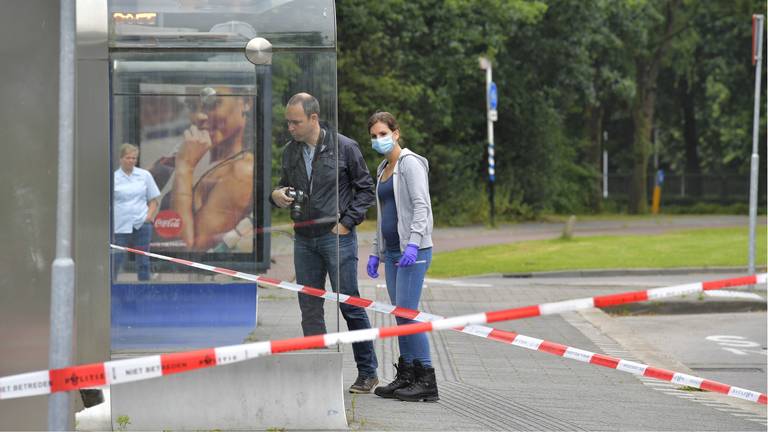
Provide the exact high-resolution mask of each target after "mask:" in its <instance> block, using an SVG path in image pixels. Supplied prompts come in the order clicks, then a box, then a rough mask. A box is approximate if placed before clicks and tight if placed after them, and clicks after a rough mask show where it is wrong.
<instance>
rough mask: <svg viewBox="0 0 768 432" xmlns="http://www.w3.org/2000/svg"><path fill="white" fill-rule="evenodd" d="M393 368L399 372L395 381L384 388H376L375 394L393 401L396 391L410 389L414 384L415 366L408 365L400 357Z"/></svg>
mask: <svg viewBox="0 0 768 432" xmlns="http://www.w3.org/2000/svg"><path fill="white" fill-rule="evenodd" d="M392 366H394V367H395V370H397V373H396V374H395V380H394V381H392V382H391V383H389V384H387V385H385V386H383V387H381V386H379V387H376V390H374V391H373V392H374V393H376V395H377V396H381V397H383V398H387V399H392V398H394V397H395V395H394V393H395V390H397V389H401V388H405V387H408V386H409V385H411V383H412V382H413V365H410V364H408V363H406V362H405V359H404V358H403V356H400V358H399V359H398V361H397V364H393V365H392Z"/></svg>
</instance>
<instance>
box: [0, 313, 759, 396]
mask: <svg viewBox="0 0 768 432" xmlns="http://www.w3.org/2000/svg"><path fill="white" fill-rule="evenodd" d="M511 311H512V310H511V309H507V310H500V311H495V312H485V313H477V314H471V315H463V316H458V317H454V318H446V319H439V320H436V321H431V322H423V323H414V324H406V325H401V326H394V327H384V328H371V329H365V330H354V331H347V332H340V333H328V334H323V335H317V336H307V337H300V338H293V339H283V340H275V341H267V342H256V343H250V344H242V345H231V346H224V347H217V348H208V349H201V350H194V351H187V352H179V353H172V354H161V355H153V356H146V357H136V358H131V359H124V360H115V361H107V362H103V363H92V364H86V365H80V366H72V367H67V368H61V369H53V370H44V371H38V372H31V373H25V374H19V375H11V376H7V377H2V378H0V399H12V398H20V397H27V396H38V395H44V394H49V393H55V392H62V391H69V390H76V389H81V388H91V387H101V386H106V385H116V384H122V383H127V382H132V381H140V380H146V379H151V378H156V377H159V376H164V375H172V374H176V373H181V372H188V371H192V370H196V369H204V368H209V367H214V366H220V365H226V364H231V363H237V362H241V361H246V360H249V359H253V358H256V357H261V356H266V355H272V354H277V353H281V352H288V351H299V350H304V349H310V348H322V347H329V346H333V345H336V344H339V343H345V344H351V343H355V342H362V341H372V340H375V339H383V338H389V337H395V336H406V335H411V334H415V333H422V332H427V331H437V330H445V329H455V328H462V327H463V328H467V327H468V326H476V325H478V324H483V323H492V322H497V321H504V320H506V319H509V318H510V317H514V316H515V314H514V313H513V312H511ZM495 331H496V330H495V329H491V332H490V333H489V334H487V335H485V337H488V338H491V339H495V340H502V341H503V342H507V343H511V344H512V345H516V346H520V347H523V348H527V349H532V350H537V351H542V352H547V353H550V354H554V355H558V356H561V357H565V358H570V359H574V360H579V361H582V362H585V363H590V364H596V365H600V366H605V367H610V368H613V369H617V370H621V371H624V372H629V373H632V374H635V375H642V376H647V377H652V378H656V379H660V380H665V381H671V382H673V383H676V384H680V385H687V386H691V387H696V388H700V389H702V390H709V391H714V392H718V393H724V394H727V395H728V396H732V397H736V398H740V399H745V400H748V401H752V402H757V403H760V404H766V395H765V394H763V393H759V392H755V391H752V390H747V389H743V388H740V387H735V386H730V385H727V384H723V383H719V382H716V381H710V380H706V379H704V378H699V377H695V376H692V375H687V374H683V373H678V372H673V371H669V370H666V369H660V368H654V367H651V366H648V365H644V364H641V363H636V362H632V361H626V360H622V359H618V358H614V357H609V356H605V355H602V354H595V353H591V352H589V351H584V350H580V349H577V348H572V347H567V346H565V345H560V344H556V343H552V342H547V341H543V340H541V339H535V338H531V337H527V336H523V335H519V334H516V333H512V332H504V333H505V336H504V337H503V338H499V336H494V334H493V332H495Z"/></svg>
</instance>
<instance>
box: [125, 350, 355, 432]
mask: <svg viewBox="0 0 768 432" xmlns="http://www.w3.org/2000/svg"><path fill="white" fill-rule="evenodd" d="M343 391H344V389H343V383H342V354H341V353H340V352H336V351H322V350H318V351H311V352H299V353H285V354H280V355H276V356H271V357H263V358H258V359H254V360H252V361H247V362H243V363H236V364H232V365H227V366H219V367H215V368H211V369H205V370H201V371H196V372H191V373H184V374H178V375H170V376H167V377H162V378H158V379H152V380H148V381H137V382H135V383H128V384H122V385H118V386H113V387H112V388H111V392H112V427H113V430H153V431H157V430H174V431H178V430H215V429H221V430H266V429H282V428H285V429H293V430H295V429H313V430H338V429H347V419H346V412H345V409H344V393H343Z"/></svg>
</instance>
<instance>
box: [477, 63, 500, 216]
mask: <svg viewBox="0 0 768 432" xmlns="http://www.w3.org/2000/svg"><path fill="white" fill-rule="evenodd" d="M480 69H483V70H485V98H486V111H487V119H488V199H489V201H490V219H491V226H492V227H495V226H496V209H495V205H494V196H493V186H494V183H495V181H496V162H495V156H496V150H495V148H494V147H495V146H494V143H493V122H495V121H496V120H497V119H498V111H496V107H497V106H498V92H497V90H496V84H495V83H494V82H493V67H492V66H491V61H490V60H488V59H487V58H485V57H480Z"/></svg>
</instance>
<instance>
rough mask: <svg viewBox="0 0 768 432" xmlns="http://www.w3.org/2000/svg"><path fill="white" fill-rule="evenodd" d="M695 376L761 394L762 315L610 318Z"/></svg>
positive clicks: (764, 344)
mask: <svg viewBox="0 0 768 432" xmlns="http://www.w3.org/2000/svg"><path fill="white" fill-rule="evenodd" d="M614 319H617V320H620V321H621V322H622V323H623V324H624V325H626V326H628V327H630V328H631V329H633V330H635V331H636V332H637V333H638V334H639V335H641V336H642V337H643V338H644V339H645V340H646V341H648V343H650V344H651V345H652V346H654V347H656V348H658V349H659V350H660V351H663V352H667V353H670V354H671V355H673V356H674V357H675V358H677V359H678V360H679V361H680V362H682V363H683V364H685V365H686V366H688V367H689V368H691V370H693V371H694V372H696V373H698V374H699V376H702V377H704V378H709V379H712V380H715V381H720V382H724V383H728V384H732V385H735V386H739V387H743V388H746V389H749V390H755V391H759V392H762V393H766V388H767V387H768V385H767V384H766V379H767V375H766V354H767V353H768V351H767V350H766V347H767V346H768V336H767V335H766V313H765V312H747V313H709V314H694V315H656V316H634V317H614Z"/></svg>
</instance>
